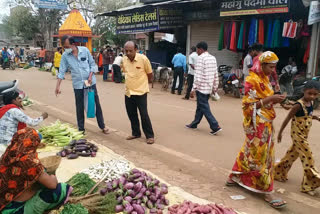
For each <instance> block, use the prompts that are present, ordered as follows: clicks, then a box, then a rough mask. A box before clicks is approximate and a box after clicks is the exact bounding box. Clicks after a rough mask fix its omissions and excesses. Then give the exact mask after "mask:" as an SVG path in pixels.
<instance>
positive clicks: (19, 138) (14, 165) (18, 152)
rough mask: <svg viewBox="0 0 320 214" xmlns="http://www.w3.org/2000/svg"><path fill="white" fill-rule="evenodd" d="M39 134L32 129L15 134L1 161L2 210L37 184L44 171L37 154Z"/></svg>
mask: <svg viewBox="0 0 320 214" xmlns="http://www.w3.org/2000/svg"><path fill="white" fill-rule="evenodd" d="M39 144H40V138H39V135H38V133H37V132H36V131H35V130H34V129H31V128H25V129H21V130H19V131H18V132H17V133H15V134H14V136H13V138H12V141H11V144H10V145H9V146H8V148H7V150H6V151H5V153H4V154H3V156H2V157H1V160H0V210H2V209H3V208H4V207H5V206H6V205H7V204H9V203H10V202H11V201H13V200H14V199H15V198H16V197H18V196H19V195H21V194H22V193H23V192H24V191H25V190H26V189H28V188H29V187H31V185H32V184H33V183H35V182H36V181H37V180H38V178H39V176H40V175H41V173H42V172H43V171H44V167H43V165H42V164H41V163H40V160H39V158H38V153H37V151H36V150H37V147H38V145H39Z"/></svg>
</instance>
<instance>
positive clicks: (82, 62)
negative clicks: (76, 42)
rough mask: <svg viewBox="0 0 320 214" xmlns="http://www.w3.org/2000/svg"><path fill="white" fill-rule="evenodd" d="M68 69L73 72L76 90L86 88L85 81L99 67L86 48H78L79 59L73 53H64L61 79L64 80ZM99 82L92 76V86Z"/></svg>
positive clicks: (73, 82) (60, 69)
mask: <svg viewBox="0 0 320 214" xmlns="http://www.w3.org/2000/svg"><path fill="white" fill-rule="evenodd" d="M68 68H69V69H70V70H71V76H72V84H73V88H74V89H83V88H85V85H84V81H86V80H88V78H89V74H90V73H91V72H93V73H96V72H97V71H98V69H97V65H96V63H95V62H94V60H93V58H92V56H91V53H90V51H89V49H88V48H86V47H81V46H79V47H78V58H76V57H75V56H74V55H73V54H72V53H69V54H67V53H66V52H64V53H63V54H62V57H61V62H60V68H59V74H58V78H59V79H64V75H65V73H66V72H67V70H68ZM96 82H97V80H96V77H95V75H94V74H93V75H92V85H94V84H96Z"/></svg>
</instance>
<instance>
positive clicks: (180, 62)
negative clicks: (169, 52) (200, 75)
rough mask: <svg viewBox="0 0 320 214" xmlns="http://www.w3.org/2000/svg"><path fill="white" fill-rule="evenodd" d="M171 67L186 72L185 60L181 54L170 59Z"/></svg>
mask: <svg viewBox="0 0 320 214" xmlns="http://www.w3.org/2000/svg"><path fill="white" fill-rule="evenodd" d="M172 64H173V67H175V68H176V67H183V70H184V72H187V58H186V56H185V55H183V54H182V53H178V54H176V55H174V57H173V59H172Z"/></svg>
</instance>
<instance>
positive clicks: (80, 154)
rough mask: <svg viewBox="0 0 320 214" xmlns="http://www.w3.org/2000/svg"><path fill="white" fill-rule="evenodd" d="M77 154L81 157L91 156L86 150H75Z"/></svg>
mask: <svg viewBox="0 0 320 214" xmlns="http://www.w3.org/2000/svg"><path fill="white" fill-rule="evenodd" d="M77 154H78V155H79V156H81V157H89V156H91V153H90V152H86V151H83V152H77Z"/></svg>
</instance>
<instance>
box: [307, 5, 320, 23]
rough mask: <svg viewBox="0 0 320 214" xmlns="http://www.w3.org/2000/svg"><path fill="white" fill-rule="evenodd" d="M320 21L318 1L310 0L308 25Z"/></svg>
mask: <svg viewBox="0 0 320 214" xmlns="http://www.w3.org/2000/svg"><path fill="white" fill-rule="evenodd" d="M317 22H320V2H319V1H312V2H311V3H310V8H309V18H308V25H313V24H314V23H317Z"/></svg>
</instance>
